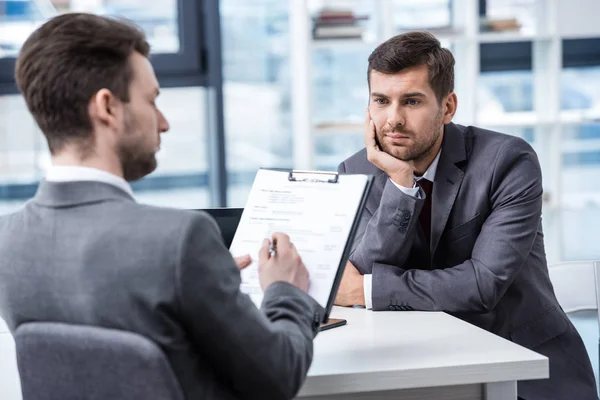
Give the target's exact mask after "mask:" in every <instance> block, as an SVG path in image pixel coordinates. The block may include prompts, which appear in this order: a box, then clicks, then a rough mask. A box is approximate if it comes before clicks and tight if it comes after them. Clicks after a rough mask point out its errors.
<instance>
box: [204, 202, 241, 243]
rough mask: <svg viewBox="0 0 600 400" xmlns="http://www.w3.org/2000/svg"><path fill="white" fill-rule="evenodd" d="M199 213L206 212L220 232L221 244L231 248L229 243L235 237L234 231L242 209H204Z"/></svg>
mask: <svg viewBox="0 0 600 400" xmlns="http://www.w3.org/2000/svg"><path fill="white" fill-rule="evenodd" d="M200 211H206V212H207V213H208V214H209V215H210V216H211V217H213V219H214V220H215V222H216V223H217V225H218V226H219V229H220V230H221V236H222V237H223V242H224V243H225V246H226V247H227V248H229V247H231V242H232V241H233V237H234V236H235V231H236V230H237V227H238V225H239V223H240V219H241V218H242V213H243V212H244V209H243V208H205V209H203V210H200Z"/></svg>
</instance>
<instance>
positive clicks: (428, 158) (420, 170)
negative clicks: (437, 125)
mask: <svg viewBox="0 0 600 400" xmlns="http://www.w3.org/2000/svg"><path fill="white" fill-rule="evenodd" d="M443 129H444V127H443V126H442V132H441V133H440V135H439V136H438V138H437V140H436V141H435V143H434V144H433V146H431V149H429V151H428V152H427V153H426V154H425V155H423V157H421V158H419V159H418V160H414V174H415V175H416V176H423V174H425V171H427V168H429V166H430V165H431V163H432V162H433V160H435V157H436V156H437V154H438V153H439V151H440V149H441V148H442V142H443V141H444V131H443Z"/></svg>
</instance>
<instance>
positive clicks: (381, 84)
mask: <svg viewBox="0 0 600 400" xmlns="http://www.w3.org/2000/svg"><path fill="white" fill-rule="evenodd" d="M370 80H371V82H370V85H371V92H378V93H386V94H388V93H389V94H393V93H406V92H421V93H424V94H433V90H432V89H431V86H430V84H429V70H428V69H427V65H419V66H417V67H410V68H406V69H403V70H402V71H400V72H397V73H395V74H383V73H381V72H378V71H371V77H370Z"/></svg>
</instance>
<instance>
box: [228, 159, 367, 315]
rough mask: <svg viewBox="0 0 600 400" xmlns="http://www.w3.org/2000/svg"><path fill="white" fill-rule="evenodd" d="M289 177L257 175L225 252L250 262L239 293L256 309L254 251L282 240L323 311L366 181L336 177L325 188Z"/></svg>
mask: <svg viewBox="0 0 600 400" xmlns="http://www.w3.org/2000/svg"><path fill="white" fill-rule="evenodd" d="M290 176H291V175H290V172H289V171H277V170H268V169H261V170H259V172H258V173H257V175H256V178H255V180H254V184H253V186H252V190H251V192H250V195H249V196H248V202H247V204H246V207H245V208H244V212H243V214H242V217H241V220H240V223H239V225H238V228H237V230H236V233H235V236H234V238H233V242H232V244H231V247H230V251H231V253H232V255H234V256H238V255H243V254H247V253H248V254H250V255H251V256H252V260H253V261H252V264H251V265H250V266H248V267H247V268H245V269H243V270H242V272H241V274H242V286H241V290H242V291H243V292H245V293H247V294H249V295H250V297H251V298H252V300H253V301H254V302H255V303H256V304H257V306H260V303H261V301H262V296H263V292H262V289H261V287H260V283H259V280H258V250H259V249H260V247H261V245H262V241H263V239H264V238H269V239H270V238H271V235H272V233H274V232H283V233H286V234H288V235H289V236H290V239H291V241H292V243H293V244H294V245H295V246H296V249H297V250H298V253H299V254H300V256H301V257H302V260H303V262H304V265H306V268H307V269H308V272H309V274H310V288H309V294H310V295H311V296H312V297H313V298H314V299H315V300H316V301H317V302H318V303H319V304H321V306H323V307H324V308H327V303H328V300H329V298H330V294H331V291H332V288H333V285H334V281H335V278H336V275H337V272H338V268H339V267H340V265H341V264H342V256H343V255H344V249H345V248H346V243H347V242H348V240H349V239H350V238H349V235H350V233H351V229H352V227H353V223H354V220H355V218H356V217H357V215H359V211H360V210H359V206H360V205H361V203H362V200H363V197H364V196H366V189H367V188H368V187H369V186H368V183H370V177H369V176H367V175H339V176H338V177H336V180H337V181H336V182H335V183H331V182H328V181H327V179H326V178H325V179H324V180H323V178H321V180H318V179H310V174H307V175H306V176H308V177H309V178H305V179H307V180H303V179H300V178H299V179H298V180H290ZM345 262H346V260H343V263H344V264H345Z"/></svg>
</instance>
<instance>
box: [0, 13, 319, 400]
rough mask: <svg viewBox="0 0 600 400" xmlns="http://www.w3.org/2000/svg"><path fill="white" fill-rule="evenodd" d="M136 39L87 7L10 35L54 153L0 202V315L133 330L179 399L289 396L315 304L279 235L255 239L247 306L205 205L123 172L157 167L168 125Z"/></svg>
mask: <svg viewBox="0 0 600 400" xmlns="http://www.w3.org/2000/svg"><path fill="white" fill-rule="evenodd" d="M148 51H149V46H148V43H147V42H146V39H145V38H144V35H143V34H142V33H141V32H140V31H139V30H138V29H137V28H136V27H134V26H132V25H129V24H126V23H124V22H120V21H117V20H114V19H109V18H103V17H99V16H93V15H87V14H66V15H62V16H59V17H56V18H54V19H52V20H50V21H49V22H47V23H46V24H44V25H43V26H42V27H41V28H39V29H38V30H37V31H36V32H34V33H33V34H32V35H31V36H30V37H29V39H28V40H27V41H26V42H25V44H24V45H23V48H22V50H21V54H20V56H19V58H18V60H17V67H16V77H17V83H18V85H19V88H20V90H21V92H22V93H23V96H24V97H25V100H26V102H27V105H28V107H29V110H30V111H31V113H32V115H33V116H34V118H35V119H36V121H37V123H38V125H39V126H40V128H41V130H42V132H43V133H44V135H45V136H46V139H47V141H48V145H49V147H50V151H51V153H52V163H53V166H52V167H51V168H50V170H49V171H48V175H47V178H46V180H45V181H43V182H42V183H41V184H40V186H39V190H38V192H37V194H36V195H35V197H34V198H33V199H32V200H31V201H30V202H28V203H27V204H26V205H25V207H24V208H23V209H22V210H21V211H18V212H16V213H15V214H12V215H8V216H4V217H2V218H0V316H2V318H3V319H5V320H6V322H7V324H8V327H9V328H10V330H11V331H12V332H14V331H15V329H16V328H17V327H18V326H19V325H20V324H22V323H24V322H29V321H54V322H63V323H73V324H86V325H96V326H102V327H108V328H114V329H121V330H126V331H133V332H137V333H139V334H142V335H144V336H146V337H148V338H150V339H151V340H153V341H154V342H156V343H157V344H158V345H159V346H160V347H161V348H162V350H163V351H164V352H165V354H166V356H167V357H168V359H169V361H170V364H171V366H172V368H173V370H174V372H175V375H176V377H177V379H178V381H179V383H180V386H181V388H182V390H183V392H184V394H185V397H186V398H189V399H234V398H247V399H290V398H292V397H294V396H295V394H296V393H297V391H298V390H299V388H300V387H301V385H302V383H303V382H304V379H305V377H306V373H307V370H308V368H309V366H310V364H311V360H312V351H313V347H312V342H313V338H314V337H315V335H316V334H317V331H318V327H319V322H320V321H321V319H322V315H323V309H322V308H321V307H320V306H319V305H318V304H317V303H316V302H315V301H314V300H313V299H312V298H311V297H310V296H309V295H308V294H307V293H306V291H307V288H308V272H307V270H306V268H305V267H304V264H303V263H302V260H301V258H300V256H299V255H298V253H297V252H296V249H295V247H294V245H293V244H292V243H290V241H289V238H288V237H287V236H286V235H283V234H276V235H275V236H274V239H276V240H277V250H276V253H275V254H274V255H273V256H271V255H270V253H269V250H268V249H269V245H270V240H269V239H265V241H264V243H263V246H262V248H261V250H260V256H259V260H258V265H259V275H260V282H261V285H262V287H263V289H264V290H265V296H264V301H263V303H262V307H261V309H260V310H259V309H257V308H256V307H255V306H254V304H253V303H252V302H251V300H250V299H249V297H248V296H246V295H245V294H242V293H241V292H240V289H239V287H240V273H239V269H238V266H236V263H235V262H234V259H233V258H232V257H231V256H230V254H229V252H228V250H227V249H226V248H225V246H224V244H223V242H222V240H221V237H220V234H219V231H218V228H217V226H216V224H215V222H214V221H213V220H211V219H210V218H209V217H208V216H207V215H206V214H204V213H195V212H191V211H184V210H175V209H168V208H159V207H151V206H146V205H141V204H138V203H136V202H135V200H134V197H133V194H132V192H131V188H130V186H129V184H128V183H127V181H132V180H136V179H139V178H141V177H143V176H145V175H147V174H148V173H150V172H152V171H153V170H154V169H155V167H156V158H155V154H156V152H157V151H158V149H159V146H160V135H161V134H162V133H164V132H166V131H167V130H168V128H169V125H168V123H167V120H166V119H165V117H164V116H163V114H162V113H161V112H160V110H159V109H158V108H157V106H156V104H155V100H156V97H157V95H158V82H157V80H156V77H155V75H154V71H153V69H152V66H151V64H150V62H149V61H148V58H147V56H148ZM238 263H239V264H241V265H240V267H243V265H246V264H248V263H249V259H248V257H246V259H245V260H242V259H240V260H238ZM124 378H126V377H124Z"/></svg>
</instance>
